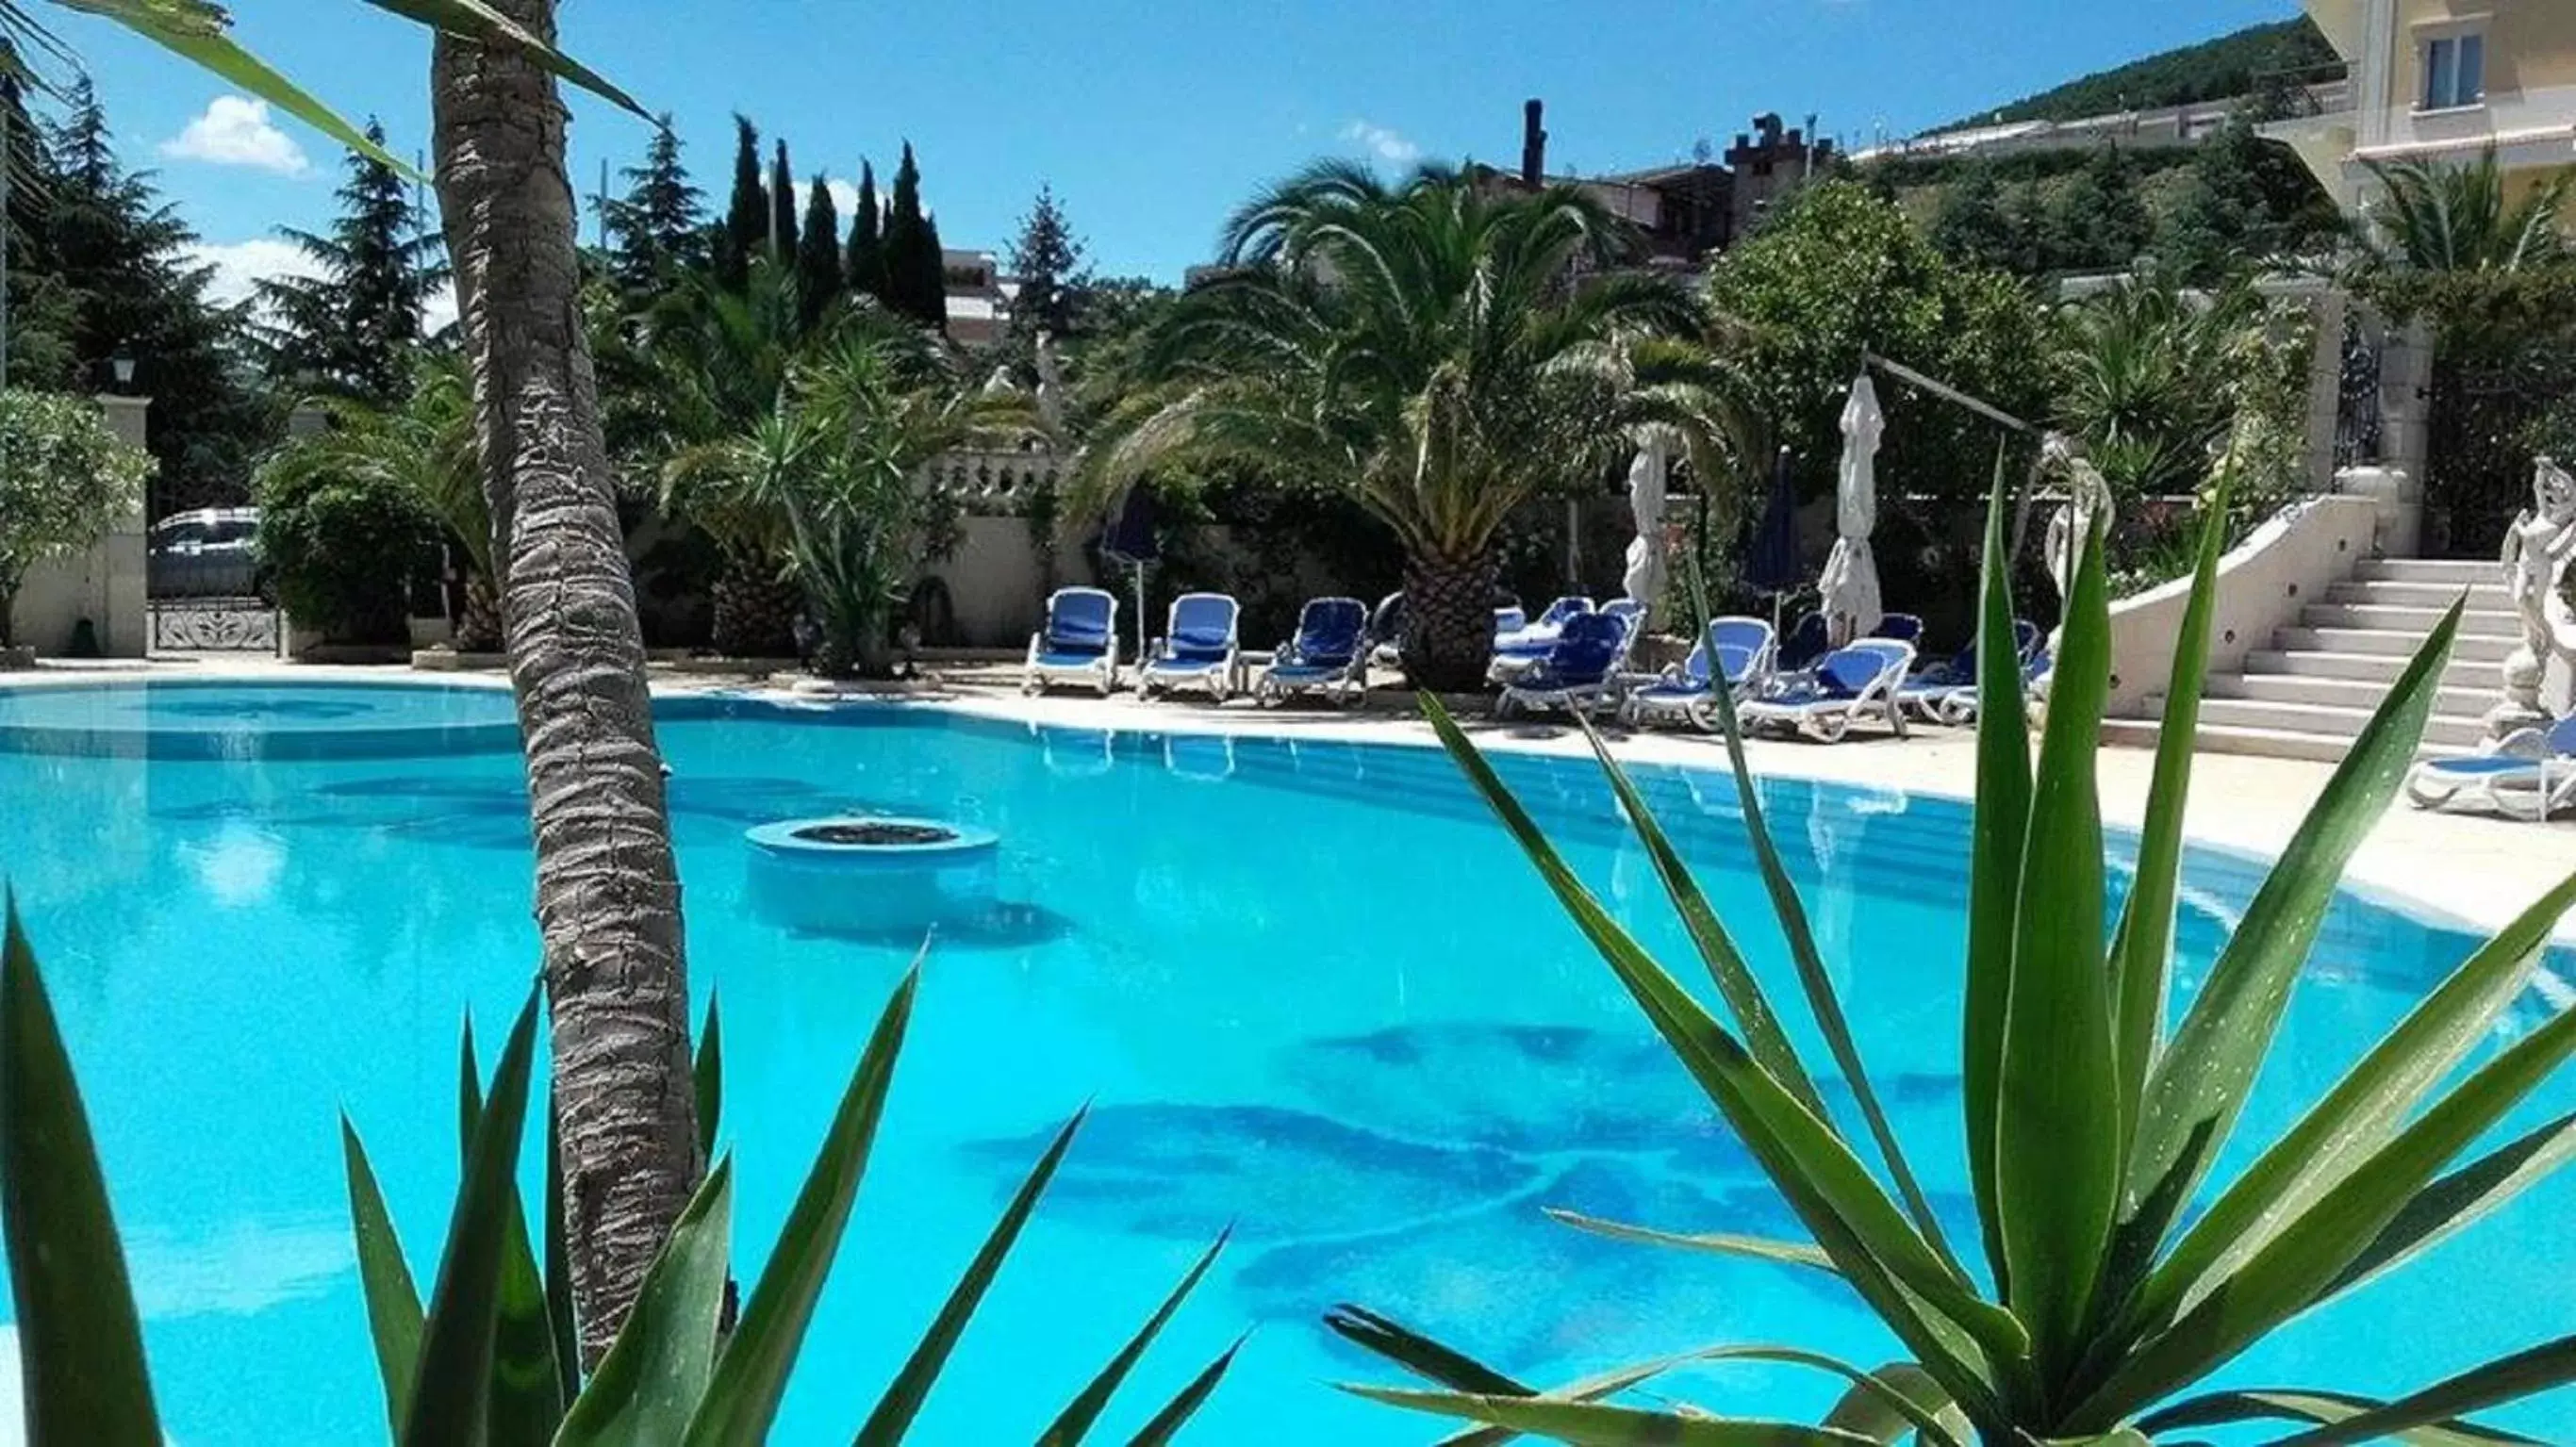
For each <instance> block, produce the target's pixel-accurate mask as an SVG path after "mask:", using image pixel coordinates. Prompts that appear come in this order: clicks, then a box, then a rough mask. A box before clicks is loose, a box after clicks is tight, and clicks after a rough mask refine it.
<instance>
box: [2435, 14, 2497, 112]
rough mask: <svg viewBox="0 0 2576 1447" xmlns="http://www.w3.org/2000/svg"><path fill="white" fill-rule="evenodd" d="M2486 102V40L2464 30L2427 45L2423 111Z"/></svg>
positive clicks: (2484, 36)
mask: <svg viewBox="0 0 2576 1447" xmlns="http://www.w3.org/2000/svg"><path fill="white" fill-rule="evenodd" d="M2486 99H2487V37H2486V33H2485V32H2484V31H2479V30H2465V31H2462V32H2460V33H2459V34H2457V35H2443V36H2437V37H2435V38H2433V39H2430V40H2427V41H2425V42H2424V102H2423V106H2424V109H2426V110H2428V111H2447V110H2457V109H2459V108H2460V107H2462V106H2474V105H2484V104H2486Z"/></svg>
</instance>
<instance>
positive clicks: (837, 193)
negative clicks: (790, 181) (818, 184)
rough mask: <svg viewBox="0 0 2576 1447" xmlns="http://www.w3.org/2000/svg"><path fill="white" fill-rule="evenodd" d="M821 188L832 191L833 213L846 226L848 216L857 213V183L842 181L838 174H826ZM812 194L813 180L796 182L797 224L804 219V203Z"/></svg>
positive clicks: (848, 222) (848, 221)
mask: <svg viewBox="0 0 2576 1447" xmlns="http://www.w3.org/2000/svg"><path fill="white" fill-rule="evenodd" d="M823 189H825V190H827V191H829V192H831V193H832V211H833V214H835V215H837V216H839V217H840V218H841V224H842V225H843V226H848V225H849V224H850V218H851V217H853V216H856V215H858V214H859V183H858V182H856V181H844V180H842V179H841V178H840V177H838V176H826V177H824V178H823ZM813 196H814V183H813V182H811V181H799V182H797V183H796V217H797V221H798V222H799V224H802V222H803V221H804V218H805V206H806V203H807V202H808V201H810V200H812V199H813Z"/></svg>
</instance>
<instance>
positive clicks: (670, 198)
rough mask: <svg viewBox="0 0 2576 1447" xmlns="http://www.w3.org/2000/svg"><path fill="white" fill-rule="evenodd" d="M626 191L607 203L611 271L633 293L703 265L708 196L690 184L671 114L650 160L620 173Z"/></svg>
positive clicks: (657, 136) (663, 121)
mask: <svg viewBox="0 0 2576 1447" xmlns="http://www.w3.org/2000/svg"><path fill="white" fill-rule="evenodd" d="M618 174H619V175H621V176H623V177H625V178H626V182H627V186H626V194H625V195H624V196H623V197H620V198H618V199H617V200H613V201H611V202H609V203H608V206H607V208H606V209H607V219H608V257H609V259H608V269H609V274H610V275H611V276H613V277H615V278H616V280H617V285H618V289H619V290H621V291H623V292H625V293H626V294H627V295H628V296H630V297H637V296H644V295H649V294H650V293H652V292H654V291H657V290H659V289H660V288H661V287H663V286H664V285H667V284H668V283H669V281H670V279H671V278H672V277H673V276H674V275H676V274H678V273H679V272H680V271H682V270H683V269H685V268H687V267H690V266H693V265H695V264H696V263H697V261H698V257H699V254H700V252H701V250H702V249H703V248H704V245H705V241H706V229H707V219H706V209H707V208H706V196H705V194H704V193H703V192H701V191H699V190H698V188H697V187H695V186H692V185H690V184H689V172H688V169H687V168H686V167H685V166H683V165H682V164H681V163H680V137H679V134H678V133H677V132H676V131H673V130H672V129H671V118H670V117H669V116H668V115H665V116H663V117H662V119H661V129H660V130H658V131H656V132H654V133H653V140H652V142H651V144H650V145H648V146H647V147H646V148H645V151H644V164H642V165H640V166H629V167H627V168H626V169H625V170H623V171H621V172H619V173H618Z"/></svg>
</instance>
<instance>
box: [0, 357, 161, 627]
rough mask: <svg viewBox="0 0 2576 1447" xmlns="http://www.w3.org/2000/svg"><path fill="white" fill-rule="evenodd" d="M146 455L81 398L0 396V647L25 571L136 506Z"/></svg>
mask: <svg viewBox="0 0 2576 1447" xmlns="http://www.w3.org/2000/svg"><path fill="white" fill-rule="evenodd" d="M152 467H153V463H152V458H151V457H150V456H149V455H148V454H146V453H144V452H143V451H141V450H140V449H137V448H133V447H128V446H126V445H125V444H124V443H122V442H120V441H118V440H117V438H116V434H115V433H113V432H111V431H109V430H108V426H107V422H106V420H105V419H103V418H101V417H100V416H99V413H98V407H97V405H96V404H95V403H92V402H91V401H89V400H88V399H87V398H83V397H68V396H62V395H59V394H55V393H47V392H21V391H8V392H0V648H5V647H8V646H10V645H11V644H13V643H15V642H16V641H17V638H16V635H15V634H14V633H12V632H11V631H10V626H9V614H10V610H11V606H12V605H13V604H14V603H16V601H17V598H18V589H19V587H20V585H22V584H23V583H24V582H25V581H26V578H27V570H28V569H29V568H32V567H34V566H35V565H36V564H38V563H41V562H43V561H45V560H46V559H48V558H58V557H64V556H68V555H70V554H73V553H77V552H79V551H81V550H82V549H84V548H86V547H88V546H89V545H90V544H92V543H94V542H97V541H98V540H99V539H100V538H101V537H103V536H105V535H106V533H107V530H108V529H109V528H110V527H113V526H114V525H115V523H116V520H117V519H118V518H119V517H122V516H124V515H126V514H128V513H131V512H133V511H134V510H136V509H137V508H139V507H141V506H142V505H143V480H144V479H145V478H147V477H150V476H151V475H152Z"/></svg>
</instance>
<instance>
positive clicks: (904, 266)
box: [885, 141, 948, 327]
mask: <svg viewBox="0 0 2576 1447" xmlns="http://www.w3.org/2000/svg"><path fill="white" fill-rule="evenodd" d="M885 267H886V291H885V301H886V305H887V306H888V307H889V308H890V309H892V310H893V311H894V313H895V314H896V315H898V316H906V317H910V318H912V319H913V320H914V321H916V322H918V323H920V324H921V325H923V326H926V327H944V326H946V325H947V321H948V279H947V275H948V274H947V267H946V266H945V265H944V264H943V263H942V262H941V260H940V257H939V238H938V237H937V236H936V235H935V234H933V232H932V230H931V226H930V218H929V217H928V216H927V215H926V214H924V212H923V211H922V209H921V167H920V166H919V165H917V164H916V163H915V162H914V161H913V158H912V142H910V141H906V142H904V143H903V162H902V164H900V165H898V166H897V167H895V173H894V195H893V198H892V200H891V202H890V203H889V204H888V205H887V207H886V219H885Z"/></svg>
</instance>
